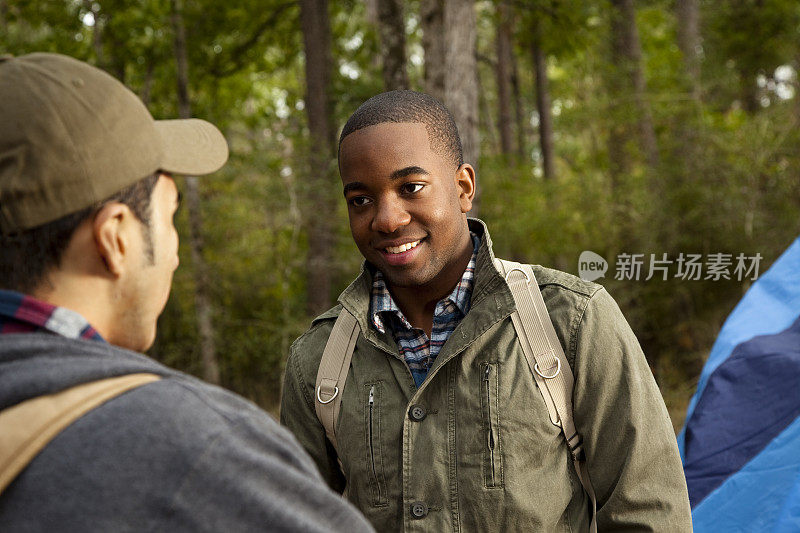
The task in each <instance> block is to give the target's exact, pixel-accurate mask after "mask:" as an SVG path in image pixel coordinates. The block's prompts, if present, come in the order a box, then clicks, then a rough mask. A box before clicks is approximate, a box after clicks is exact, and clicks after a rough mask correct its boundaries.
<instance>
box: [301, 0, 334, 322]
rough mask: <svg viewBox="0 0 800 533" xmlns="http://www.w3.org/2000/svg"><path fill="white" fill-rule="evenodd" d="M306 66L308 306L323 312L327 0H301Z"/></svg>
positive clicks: (330, 171) (328, 234) (329, 207)
mask: <svg viewBox="0 0 800 533" xmlns="http://www.w3.org/2000/svg"><path fill="white" fill-rule="evenodd" d="M300 23H301V26H302V29H303V45H304V47H305V58H306V61H305V69H306V101H305V102H306V116H307V117H308V129H309V131H310V133H311V154H310V156H309V163H310V169H311V171H310V172H309V175H310V178H309V180H308V189H307V191H308V204H307V205H308V206H309V213H308V218H307V222H308V232H309V233H308V256H307V258H306V268H307V280H308V286H307V291H308V292H307V297H306V307H307V309H308V312H309V313H310V314H311V315H314V316H316V315H318V314H320V313H322V312H323V311H325V310H326V309H327V308H328V307H329V306H330V303H331V301H330V292H331V275H330V268H331V257H332V248H333V247H332V242H333V237H334V232H333V228H332V227H331V224H330V219H329V218H328V217H326V216H319V214H320V213H334V212H335V211H336V205H335V202H334V201H333V186H334V183H335V179H336V178H335V167H336V162H335V161H334V158H333V153H334V152H333V145H334V139H333V136H334V131H333V128H332V126H331V116H332V105H331V102H330V90H329V87H330V79H331V72H330V68H331V64H332V59H331V34H330V26H329V22H328V1H327V0H300Z"/></svg>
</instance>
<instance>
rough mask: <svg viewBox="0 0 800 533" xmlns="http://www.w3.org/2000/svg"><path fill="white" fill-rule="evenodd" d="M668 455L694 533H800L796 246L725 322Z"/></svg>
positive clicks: (799, 278)
mask: <svg viewBox="0 0 800 533" xmlns="http://www.w3.org/2000/svg"><path fill="white" fill-rule="evenodd" d="M678 446H679V447H680V451H681V459H682V460H683V465H684V471H685V473H686V481H687V484H688V486H689V500H690V501H691V504H692V518H693V521H694V527H695V531H698V532H704V531H725V532H729V531H742V532H744V531H746V532H750V531H759V532H760V531H800V238H798V239H797V240H796V241H795V242H794V243H793V244H792V245H791V246H790V247H789V249H788V250H786V252H784V254H783V255H782V256H781V257H780V258H779V259H778V260H777V261H776V262H775V263H774V264H773V265H772V267H771V268H770V269H769V270H768V271H767V272H766V273H765V274H764V275H763V276H761V278H759V279H758V280H757V281H756V282H755V283H754V284H753V286H752V287H750V290H748V291H747V294H745V296H744V298H742V300H741V301H740V302H739V304H738V305H737V306H736V308H735V309H734V310H733V312H732V313H731V315H730V316H729V317H728V319H727V320H726V321H725V324H724V325H723V327H722V330H721V331H720V334H719V336H718V337H717V340H716V342H715V343H714V347H713V348H712V350H711V355H710V356H709V358H708V362H707V363H706V365H705V367H704V368H703V372H702V374H701V375H700V380H699V382H698V385H697V392H696V393H695V395H694V397H693V398H692V401H691V403H690V404H689V410H688V413H687V416H686V426H685V427H684V429H683V431H682V432H681V434H680V435H678Z"/></svg>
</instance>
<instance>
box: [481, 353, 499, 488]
mask: <svg viewBox="0 0 800 533" xmlns="http://www.w3.org/2000/svg"><path fill="white" fill-rule="evenodd" d="M499 374H500V372H499V364H498V363H483V364H481V389H480V390H481V412H482V415H483V432H484V437H485V438H484V441H485V442H484V453H483V485H484V487H486V488H490V489H491V488H498V487H502V486H503V455H502V447H501V438H500V412H499V404H500V402H499V399H498V397H499V392H500V377H499Z"/></svg>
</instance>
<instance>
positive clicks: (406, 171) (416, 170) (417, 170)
mask: <svg viewBox="0 0 800 533" xmlns="http://www.w3.org/2000/svg"><path fill="white" fill-rule="evenodd" d="M414 174H420V175H426V176H427V175H429V174H430V172H428V171H427V170H425V169H424V168H422V167H416V166H411V167H406V168H401V169H400V170H395V171H394V172H392V175H391V176H390V177H391V178H392V179H393V180H399V179H400V178H405V177H406V176H412V175H414Z"/></svg>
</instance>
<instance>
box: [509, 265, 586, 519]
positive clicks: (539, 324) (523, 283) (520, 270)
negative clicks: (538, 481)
mask: <svg viewBox="0 0 800 533" xmlns="http://www.w3.org/2000/svg"><path fill="white" fill-rule="evenodd" d="M496 264H497V267H498V270H499V271H500V272H501V273H503V274H504V275H505V278H506V281H507V282H508V286H509V288H510V289H511V294H512V295H513V297H514V303H515V304H516V307H517V309H516V311H514V313H512V314H511V320H512V322H513V323H514V330H515V331H516V333H517V337H518V338H519V342H520V345H521V346H522V351H523V352H524V353H525V359H526V360H527V361H528V366H529V367H530V369H531V372H532V373H533V376H534V378H535V379H536V383H537V384H538V385H539V390H540V391H541V393H542V396H543V397H544V400H545V403H546V404H547V406H548V411H550V420H551V422H553V423H554V424H556V425H558V426H560V427H561V431H562V432H563V433H564V438H565V439H566V441H567V446H568V447H569V451H570V455H571V456H572V464H573V466H574V467H575V472H576V473H577V474H578V479H579V480H580V482H581V485H582V486H583V489H584V490H585V491H586V494H587V495H588V496H589V500H590V501H591V504H592V515H591V520H592V521H591V525H590V531H591V532H592V533H596V531H597V498H596V497H595V494H594V488H593V487H592V483H591V480H590V479H589V471H588V469H587V467H586V454H585V452H584V450H583V438H582V437H581V436H580V435H579V434H578V431H577V430H576V429H575V420H574V417H573V412H572V390H573V387H574V384H575V378H574V377H573V375H572V369H571V368H570V366H569V363H568V362H567V358H566V356H565V355H564V349H563V348H562V347H561V342H559V340H558V335H557V334H556V330H555V328H554V327H553V322H552V321H551V320H550V315H549V314H548V313H547V307H546V306H545V303H544V298H542V293H541V291H540V290H539V284H538V283H537V281H536V276H534V274H533V269H532V268H531V266H530V265H522V264H520V263H515V262H513V261H504V260H502V259H497V260H496ZM553 410H554V411H555V415H556V417H557V418H554V417H553V414H554V413H553Z"/></svg>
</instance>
